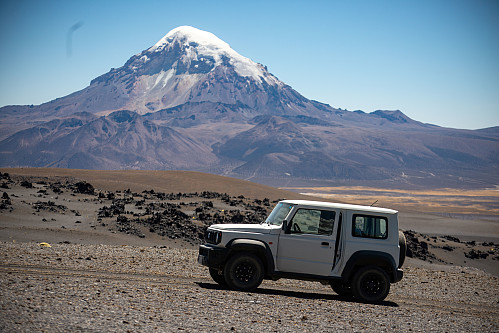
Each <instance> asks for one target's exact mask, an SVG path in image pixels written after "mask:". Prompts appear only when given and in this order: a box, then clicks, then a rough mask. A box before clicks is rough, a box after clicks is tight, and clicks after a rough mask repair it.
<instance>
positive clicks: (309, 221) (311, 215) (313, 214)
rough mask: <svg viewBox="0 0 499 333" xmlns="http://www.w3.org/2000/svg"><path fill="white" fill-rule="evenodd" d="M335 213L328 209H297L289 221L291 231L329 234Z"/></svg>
mask: <svg viewBox="0 0 499 333" xmlns="http://www.w3.org/2000/svg"><path fill="white" fill-rule="evenodd" d="M335 215H336V214H335V212H334V211H328V210H317V209H298V211H297V212H296V213H295V216H293V220H292V221H291V233H294V234H312V235H331V234H332V232H333V226H334V218H335Z"/></svg>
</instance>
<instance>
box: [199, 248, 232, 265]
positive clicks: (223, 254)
mask: <svg viewBox="0 0 499 333" xmlns="http://www.w3.org/2000/svg"><path fill="white" fill-rule="evenodd" d="M228 253H229V250H228V249H226V248H224V247H217V246H214V245H211V244H204V245H200V246H199V254H198V263H199V264H200V265H203V266H208V267H212V268H221V267H223V265H224V263H225V260H226V259H227V254H228Z"/></svg>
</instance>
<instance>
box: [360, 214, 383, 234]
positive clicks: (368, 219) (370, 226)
mask: <svg viewBox="0 0 499 333" xmlns="http://www.w3.org/2000/svg"><path fill="white" fill-rule="evenodd" d="M352 236H354V237H366V238H380V239H386V237H388V220H387V219H386V217H379V216H371V215H358V214H355V215H354V216H353V223H352Z"/></svg>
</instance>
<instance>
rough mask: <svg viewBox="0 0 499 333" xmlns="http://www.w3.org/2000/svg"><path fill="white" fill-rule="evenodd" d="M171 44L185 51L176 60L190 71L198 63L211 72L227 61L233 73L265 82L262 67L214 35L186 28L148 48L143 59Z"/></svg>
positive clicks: (175, 31)
mask: <svg viewBox="0 0 499 333" xmlns="http://www.w3.org/2000/svg"><path fill="white" fill-rule="evenodd" d="M175 43H179V44H180V45H182V46H183V47H184V48H185V54H184V55H183V56H182V57H181V58H180V59H179V60H180V61H181V62H182V63H184V64H189V65H191V64H193V66H194V68H198V67H199V66H200V65H199V62H201V63H202V65H204V66H206V68H211V69H212V70H213V69H214V68H215V67H217V66H220V65H222V64H223V63H224V61H227V60H228V62H229V64H230V65H232V66H233V67H234V69H235V71H236V72H237V74H239V75H241V76H247V77H251V78H253V79H254V80H259V79H265V74H264V69H263V68H262V65H259V64H257V63H255V62H254V61H252V60H251V59H249V58H246V57H243V56H242V55H240V54H239V53H237V52H236V51H234V50H233V49H232V48H231V47H230V45H229V44H227V43H226V42H224V41H223V40H221V39H220V38H218V37H217V36H215V35H214V34H212V33H210V32H207V31H203V30H199V29H196V28H193V27H190V26H181V27H178V28H176V29H173V30H172V31H170V32H169V33H168V34H166V36H165V37H163V38H161V39H160V40H159V41H158V42H157V43H156V44H155V45H154V46H152V47H151V48H149V49H148V50H147V51H146V54H145V55H144V56H145V57H147V54H148V53H157V52H162V51H164V50H165V49H166V50H167V51H169V50H170V49H172V48H173V47H174V44H175ZM146 59H148V58H144V61H147V60H146ZM189 67H190V66H189Z"/></svg>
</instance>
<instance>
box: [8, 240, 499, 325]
mask: <svg viewBox="0 0 499 333" xmlns="http://www.w3.org/2000/svg"><path fill="white" fill-rule="evenodd" d="M196 257H197V252H196V250H189V249H176V248H168V247H134V246H110V245H80V244H52V247H50V248H49V247H40V246H39V245H38V244H36V243H7V242H4V243H0V331H1V332H44V331H50V332H62V331H71V332H103V331H106V332H231V331H232V332H234V331H235V332H326V331H327V332H332V331H347V332H363V331H371V332H374V331H376V332H410V331H413V332H418V331H438V332H497V331H499V279H498V278H497V277H494V276H491V275H488V274H485V273H483V272H481V271H478V270H473V269H467V268H462V267H451V266H446V267H443V268H442V269H435V268H433V269H428V268H422V267H416V266H414V265H410V264H409V267H405V276H404V279H402V281H401V282H399V283H397V284H393V285H392V289H391V291H390V294H389V295H388V297H387V299H386V300H385V302H384V303H382V304H379V305H372V304H362V303H357V302H355V301H353V300H351V299H348V298H342V297H340V296H338V295H336V294H335V293H334V292H333V291H332V290H331V288H329V287H328V286H323V285H321V284H319V283H312V282H302V281H295V280H279V281H276V282H272V281H264V283H263V284H262V285H261V286H260V288H259V289H257V290H256V291H255V292H252V293H247V292H236V291H231V290H227V289H224V288H222V287H220V286H218V285H217V284H215V283H214V282H213V281H212V280H211V279H210V277H209V275H208V271H207V269H206V268H205V267H202V266H199V265H198V264H197V263H196Z"/></svg>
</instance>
